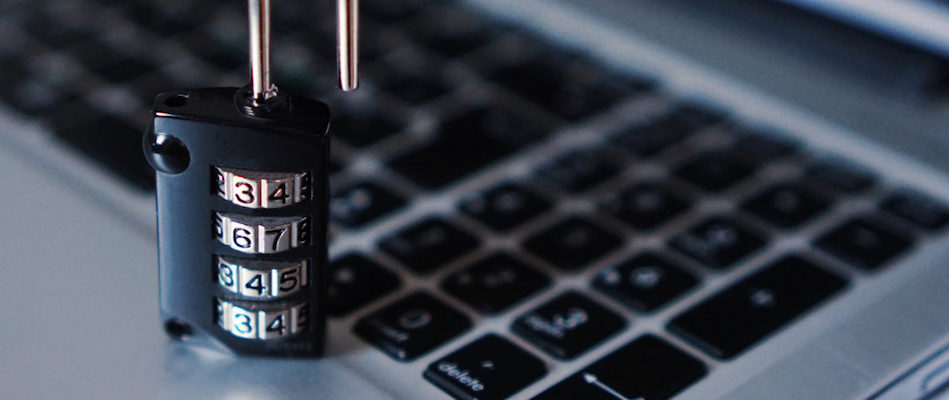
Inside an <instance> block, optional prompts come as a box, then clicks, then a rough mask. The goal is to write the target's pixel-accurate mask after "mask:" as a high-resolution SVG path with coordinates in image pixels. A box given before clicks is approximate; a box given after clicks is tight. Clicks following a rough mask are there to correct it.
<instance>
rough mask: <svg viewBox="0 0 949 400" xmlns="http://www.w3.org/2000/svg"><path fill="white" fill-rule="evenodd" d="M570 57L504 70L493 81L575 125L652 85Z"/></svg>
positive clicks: (555, 57)
mask: <svg viewBox="0 0 949 400" xmlns="http://www.w3.org/2000/svg"><path fill="white" fill-rule="evenodd" d="M611 75H612V74H611V73H610V72H609V71H605V70H603V69H602V68H601V67H597V66H595V65H590V64H588V63H586V62H583V61H578V60H576V59H570V58H567V57H566V56H559V57H558V56H545V57H541V58H538V59H535V60H532V61H529V62H527V63H523V64H517V65H511V66H506V67H503V68H501V69H499V70H497V71H495V72H494V73H493V74H492V75H491V78H492V79H494V80H495V81H496V82H498V83H499V84H500V85H502V86H504V87H505V88H506V89H508V90H511V91H513V92H515V93H516V94H518V95H520V96H522V97H524V98H526V99H528V100H530V101H532V102H534V103H536V104H538V105H540V106H541V107H543V108H545V109H547V110H549V111H551V112H553V113H555V114H558V115H560V116H562V117H563V118H566V119H568V120H571V121H576V120H580V119H583V118H586V117H588V116H590V115H592V114H594V113H598V112H603V111H606V110H608V109H609V108H610V107H612V106H613V105H614V104H616V103H617V102H619V101H620V100H622V99H623V98H625V97H627V96H632V95H638V94H640V93H642V92H644V91H646V90H647V89H648V88H649V87H650V85H649V84H647V83H645V82H643V81H639V80H635V79H634V78H631V77H619V76H611Z"/></svg>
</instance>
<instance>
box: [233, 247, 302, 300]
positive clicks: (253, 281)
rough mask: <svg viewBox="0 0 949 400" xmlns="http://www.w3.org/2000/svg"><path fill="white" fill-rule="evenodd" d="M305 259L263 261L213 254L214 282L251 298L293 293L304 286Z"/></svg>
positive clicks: (269, 297) (272, 297) (274, 296)
mask: <svg viewBox="0 0 949 400" xmlns="http://www.w3.org/2000/svg"><path fill="white" fill-rule="evenodd" d="M307 269H308V266H307V262H306V261H263V260H245V259H239V258H231V257H224V256H218V257H217V283H218V285H220V286H221V287H223V288H224V289H227V290H228V291H230V292H233V293H236V294H239V295H241V296H244V297H251V298H255V299H275V298H279V297H284V296H289V295H291V294H294V293H296V292H298V291H300V289H302V288H303V287H304V286H306V285H307V275H308V271H307Z"/></svg>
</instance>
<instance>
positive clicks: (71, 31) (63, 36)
mask: <svg viewBox="0 0 949 400" xmlns="http://www.w3.org/2000/svg"><path fill="white" fill-rule="evenodd" d="M23 28H25V31H26V33H27V34H28V35H29V36H30V37H31V38H34V39H37V40H39V41H41V42H43V43H44V44H46V45H47V46H50V47H52V48H56V49H61V48H64V47H67V46H70V45H72V44H75V43H79V42H83V41H86V40H89V39H91V38H93V35H92V33H91V32H89V31H88V28H86V27H78V26H71V25H70V24H67V23H64V21H58V20H57V21H55V22H54V17H53V16H51V15H49V14H46V13H36V14H34V15H32V16H30V17H28V18H27V19H26V21H24V23H23Z"/></svg>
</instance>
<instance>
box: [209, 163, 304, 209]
mask: <svg viewBox="0 0 949 400" xmlns="http://www.w3.org/2000/svg"><path fill="white" fill-rule="evenodd" d="M214 174H215V181H216V185H217V186H216V190H217V195H218V197H220V198H222V199H224V200H227V201H230V202H231V203H234V204H236V205H239V206H241V207H247V208H280V207H286V206H289V205H293V204H297V203H302V202H304V201H306V199H307V198H308V194H309V192H310V175H309V174H307V173H306V172H296V173H275V172H260V171H250V170H243V169H234V168H223V167H214Z"/></svg>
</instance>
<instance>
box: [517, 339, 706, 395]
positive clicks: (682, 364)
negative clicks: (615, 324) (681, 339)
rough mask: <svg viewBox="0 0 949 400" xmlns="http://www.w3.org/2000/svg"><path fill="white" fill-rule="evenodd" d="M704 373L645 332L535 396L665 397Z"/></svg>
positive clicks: (690, 359) (692, 360) (698, 364)
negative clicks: (643, 334)
mask: <svg viewBox="0 0 949 400" xmlns="http://www.w3.org/2000/svg"><path fill="white" fill-rule="evenodd" d="M705 374H706V369H705V365H704V364H702V362H701V361H699V360H696V359H695V358H694V357H692V356H690V355H688V354H686V353H684V352H682V351H681V350H679V349H676V348H675V347H672V345H669V344H667V343H666V342H664V341H662V340H660V339H658V338H656V337H655V336H652V335H646V336H643V337H641V338H639V339H636V340H634V341H633V342H631V343H629V344H627V345H625V346H623V347H620V348H619V349H618V350H616V351H614V352H612V353H610V354H609V355H607V356H606V357H603V358H602V359H600V360H599V361H597V362H595V363H593V364H591V365H589V366H587V367H586V368H583V369H581V370H580V371H578V372H577V373H575V374H573V375H571V376H570V377H569V378H567V379H564V380H563V381H561V382H560V383H558V384H556V385H555V386H553V387H551V388H550V389H547V391H545V392H543V393H541V394H540V395H538V396H536V397H534V400H577V399H583V400H617V399H629V400H636V399H646V400H664V399H668V398H671V397H672V396H674V395H675V394H676V393H679V392H681V391H682V390H683V389H685V388H686V387H688V386H689V385H691V384H693V383H695V381H698V380H699V379H700V378H702V377H703V376H705Z"/></svg>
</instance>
